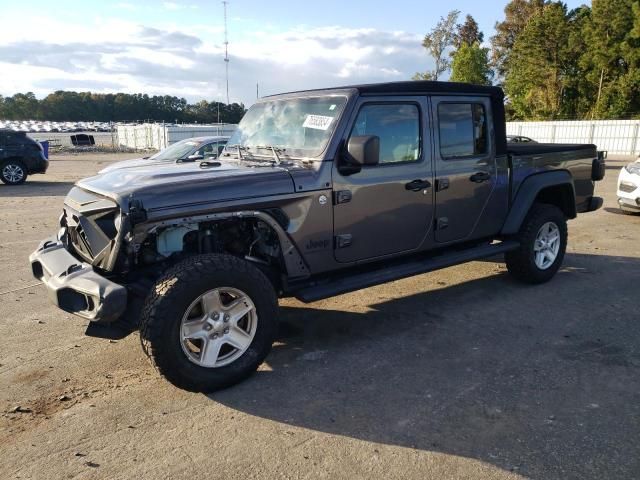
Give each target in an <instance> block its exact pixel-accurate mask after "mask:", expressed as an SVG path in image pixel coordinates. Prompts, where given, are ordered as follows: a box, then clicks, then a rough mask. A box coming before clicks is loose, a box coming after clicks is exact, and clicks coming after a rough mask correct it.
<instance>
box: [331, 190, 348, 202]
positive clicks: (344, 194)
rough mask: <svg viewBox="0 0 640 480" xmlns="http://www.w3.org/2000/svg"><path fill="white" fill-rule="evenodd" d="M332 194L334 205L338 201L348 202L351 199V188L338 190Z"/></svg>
mask: <svg viewBox="0 0 640 480" xmlns="http://www.w3.org/2000/svg"><path fill="white" fill-rule="evenodd" d="M334 195H335V196H334V199H335V200H334V202H335V204H336V205H338V204H340V203H349V202H350V201H351V190H338V191H337V192H335V194H334Z"/></svg>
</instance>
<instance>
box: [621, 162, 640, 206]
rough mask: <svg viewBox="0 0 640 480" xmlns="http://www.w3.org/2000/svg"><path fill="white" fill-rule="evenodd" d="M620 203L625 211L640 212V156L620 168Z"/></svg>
mask: <svg viewBox="0 0 640 480" xmlns="http://www.w3.org/2000/svg"><path fill="white" fill-rule="evenodd" d="M618 205H620V210H622V211H623V212H625V213H640V157H638V158H637V159H636V161H635V162H631V163H630V164H628V165H627V166H626V167H624V168H623V169H622V170H620V175H619V176H618Z"/></svg>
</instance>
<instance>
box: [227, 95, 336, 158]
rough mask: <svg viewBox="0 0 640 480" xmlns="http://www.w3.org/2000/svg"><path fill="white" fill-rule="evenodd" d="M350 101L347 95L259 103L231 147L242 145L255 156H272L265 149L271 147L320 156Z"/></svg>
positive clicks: (295, 154)
mask: <svg viewBox="0 0 640 480" xmlns="http://www.w3.org/2000/svg"><path fill="white" fill-rule="evenodd" d="M346 102H347V98H346V97H343V96H324V97H308V98H290V99H282V100H271V101H269V100H267V101H264V102H260V103H257V104H255V105H253V106H252V107H251V108H250V109H249V111H248V112H247V113H246V114H245V116H244V117H243V118H242V121H241V122H240V124H239V125H238V128H237V129H236V131H235V132H234V133H233V135H232V136H231V138H230V139H229V142H228V144H227V145H228V147H227V150H228V151H231V152H233V151H234V148H233V147H237V145H240V146H242V147H245V148H247V149H249V150H250V151H251V154H252V155H253V154H261V155H272V152H271V151H268V150H267V149H265V148H264V147H265V146H268V147H274V148H278V149H280V150H282V151H283V152H284V154H285V155H292V156H301V157H316V156H318V155H320V154H321V153H322V151H323V150H324V149H325V147H326V145H327V142H328V141H329V138H330V137H331V133H332V132H333V129H334V128H335V126H336V123H337V118H338V116H339V115H340V113H341V112H342V109H343V108H344V105H345V104H346ZM258 147H262V149H261V148H258Z"/></svg>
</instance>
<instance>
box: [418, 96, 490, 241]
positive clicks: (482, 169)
mask: <svg viewBox="0 0 640 480" xmlns="http://www.w3.org/2000/svg"><path fill="white" fill-rule="evenodd" d="M431 101H432V109H433V123H434V140H435V156H434V158H435V169H436V172H435V192H436V193H435V195H436V214H435V215H436V222H435V224H436V226H435V228H436V232H435V239H436V241H437V242H443V243H444V242H452V241H464V240H471V239H473V238H474V236H475V235H474V232H475V231H476V230H477V228H476V227H477V226H478V222H479V220H480V217H481V215H482V213H483V212H484V210H485V208H486V206H487V203H488V202H489V200H490V198H491V193H492V191H493V190H494V188H495V186H496V182H497V178H496V177H497V175H496V160H495V154H494V150H495V149H494V146H493V141H492V139H493V134H492V132H493V128H492V123H491V122H490V119H491V102H490V100H489V98H488V97H451V96H449V97H432V98H431ZM478 230H479V229H478Z"/></svg>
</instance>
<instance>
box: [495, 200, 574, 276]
mask: <svg viewBox="0 0 640 480" xmlns="http://www.w3.org/2000/svg"><path fill="white" fill-rule="evenodd" d="M517 239H518V240H519V242H520V247H519V248H518V249H517V250H514V251H512V252H509V253H507V254H506V255H505V260H506V262H507V269H508V270H509V273H511V274H512V275H513V276H514V277H515V278H517V279H518V280H520V281H522V282H526V283H534V284H535V283H544V282H547V281H549V280H551V278H553V276H554V275H555V274H556V272H557V271H558V269H559V268H560V266H561V265H562V261H563V259H564V254H565V251H566V248H567V220H566V218H565V216H564V213H563V212H562V211H561V210H560V209H559V208H558V207H556V206H554V205H546V204H535V205H534V206H533V207H532V208H531V211H530V212H529V214H528V215H527V218H526V219H525V221H524V222H523V224H522V227H521V229H520V232H519V233H518V235H517Z"/></svg>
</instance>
